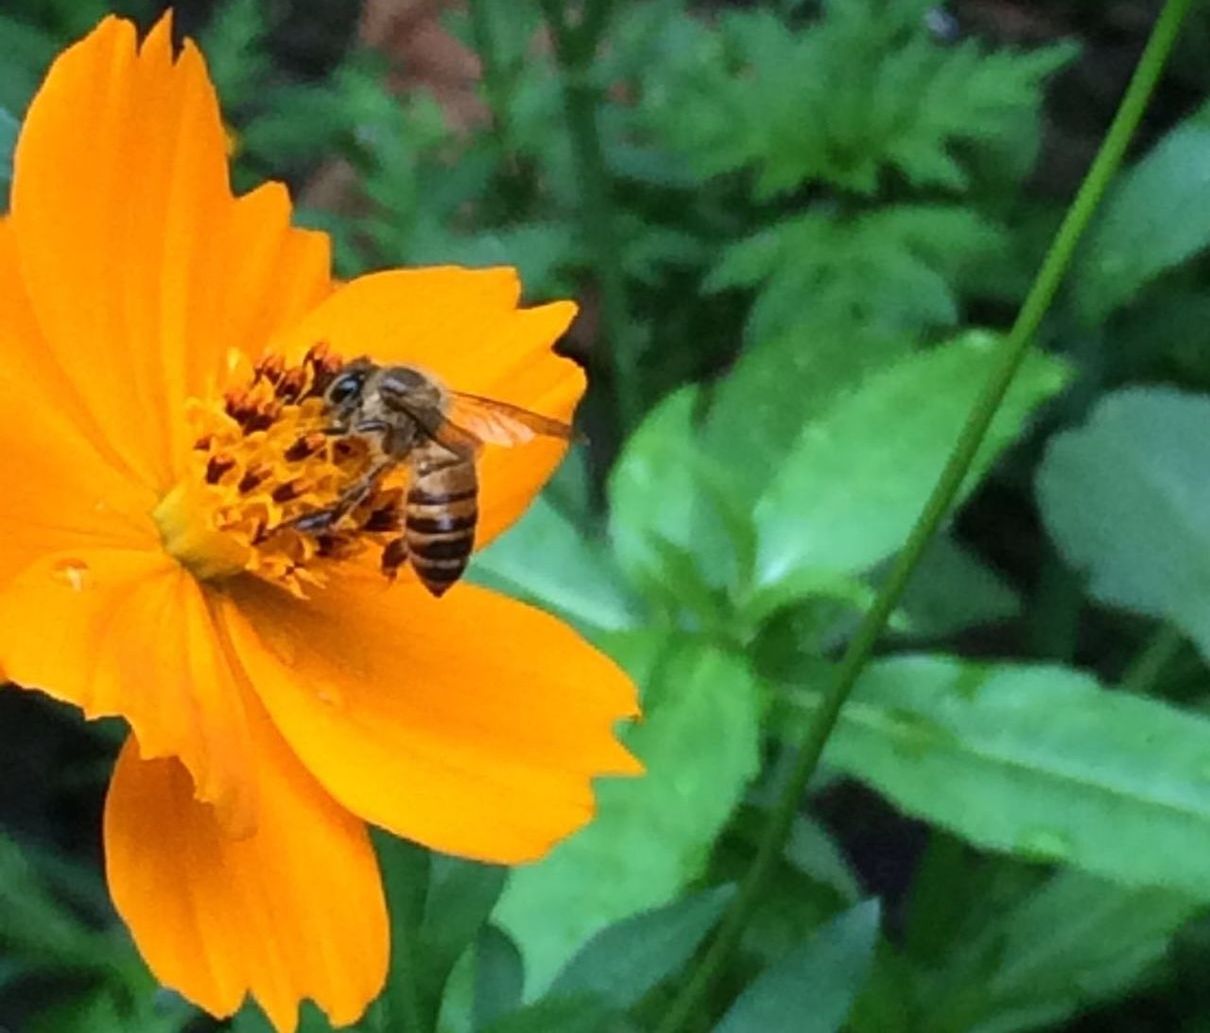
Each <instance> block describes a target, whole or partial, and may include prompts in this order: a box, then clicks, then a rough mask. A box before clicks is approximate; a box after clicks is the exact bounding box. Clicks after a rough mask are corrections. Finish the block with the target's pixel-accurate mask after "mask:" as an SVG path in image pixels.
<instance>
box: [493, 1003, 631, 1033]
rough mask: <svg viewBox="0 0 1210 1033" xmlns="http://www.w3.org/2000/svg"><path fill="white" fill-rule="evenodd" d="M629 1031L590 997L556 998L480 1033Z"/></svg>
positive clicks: (500, 1021) (612, 1014)
mask: <svg viewBox="0 0 1210 1033" xmlns="http://www.w3.org/2000/svg"><path fill="white" fill-rule="evenodd" d="M632 1028H633V1027H631V1026H629V1025H627V1024H625V1023H623V1022H622V1021H621V1020H620V1019H619V1018H618V1017H617V1016H616V1015H615V1014H614V1012H612V1011H611V1010H610V1009H608V1008H606V1007H605V1006H603V1005H601V1004H598V1003H597V1002H596V1001H595V1000H594V999H593V998H592V997H573V998H567V997H560V998H556V999H552V1000H545V1001H538V1002H537V1003H535V1004H531V1005H528V1006H527V1007H525V1008H521V1009H520V1010H519V1011H515V1012H513V1013H512V1014H511V1015H506V1016H504V1017H503V1018H502V1019H500V1020H498V1021H496V1022H494V1023H492V1024H491V1025H490V1026H488V1027H487V1028H486V1030H485V1031H484V1033H629V1031H630V1030H631V1029H632Z"/></svg>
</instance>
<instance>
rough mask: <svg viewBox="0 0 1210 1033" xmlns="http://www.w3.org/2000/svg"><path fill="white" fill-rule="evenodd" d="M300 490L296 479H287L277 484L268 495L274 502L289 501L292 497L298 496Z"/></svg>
mask: <svg viewBox="0 0 1210 1033" xmlns="http://www.w3.org/2000/svg"><path fill="white" fill-rule="evenodd" d="M301 494H302V492H301V491H300V490H299V487H298V482H297V481H287V482H286V483H285V484H279V485H278V486H277V487H276V488H274V489H273V491H272V492H271V493H270V497H271V498H272V499H273V501H274V502H289V501H291V500H292V499H296V498H298V496H299V495H301Z"/></svg>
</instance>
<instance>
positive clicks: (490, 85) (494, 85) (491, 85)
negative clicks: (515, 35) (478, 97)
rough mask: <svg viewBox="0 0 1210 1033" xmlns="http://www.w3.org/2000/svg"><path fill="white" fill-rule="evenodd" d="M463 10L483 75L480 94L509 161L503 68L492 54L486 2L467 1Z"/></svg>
mask: <svg viewBox="0 0 1210 1033" xmlns="http://www.w3.org/2000/svg"><path fill="white" fill-rule="evenodd" d="M467 8H468V10H469V12H470V19H471V37H472V38H473V39H474V41H475V52H476V53H477V54H478V55H479V64H480V67H481V69H482V75H483V92H484V93H485V94H486V95H487V102H488V105H489V106H490V107H491V116H492V122H493V123H494V124H495V127H496V136H497V138H498V139H499V141H500V149H501V151H502V152H503V153H504V156H505V158H506V160H510V159H511V158H512V132H511V129H510V124H509V123H510V119H509V103H508V83H507V81H506V79H505V75H504V69H503V68H501V67H500V55H499V54H498V53H497V51H496V36H495V32H494V31H493V28H492V19H491V12H490V11H489V10H488V6H487V0H468V3H467Z"/></svg>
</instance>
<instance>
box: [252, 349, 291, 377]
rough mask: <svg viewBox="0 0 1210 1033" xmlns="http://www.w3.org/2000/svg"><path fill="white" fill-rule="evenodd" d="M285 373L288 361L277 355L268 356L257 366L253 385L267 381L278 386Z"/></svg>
mask: <svg viewBox="0 0 1210 1033" xmlns="http://www.w3.org/2000/svg"><path fill="white" fill-rule="evenodd" d="M285 371H286V360H285V359H284V358H282V356H280V355H276V354H274V355H266V356H265V357H264V358H263V359H261V360H260V362H258V363H257V364H256V368H255V373H254V375H253V377H252V383H254V384H255V383H257V381H259V380H267V381H269V383H270V384H276V383H277V382H278V381H279V380H280V379H281V376H282V374H283V373H284V372H285Z"/></svg>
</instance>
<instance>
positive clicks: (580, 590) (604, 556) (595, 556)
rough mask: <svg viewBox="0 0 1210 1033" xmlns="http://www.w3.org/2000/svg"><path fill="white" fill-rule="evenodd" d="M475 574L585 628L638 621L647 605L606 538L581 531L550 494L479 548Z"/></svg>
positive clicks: (631, 624) (617, 627) (613, 627)
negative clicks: (617, 563) (623, 573)
mask: <svg viewBox="0 0 1210 1033" xmlns="http://www.w3.org/2000/svg"><path fill="white" fill-rule="evenodd" d="M471 572H472V574H473V575H474V579H475V580H476V581H477V582H479V583H481V584H485V585H488V586H489V587H492V588H497V589H499V590H501V591H503V592H506V593H508V594H509V595H513V596H517V597H519V598H521V599H525V600H528V601H530V602H534V603H536V604H538V605H539V606H542V607H545V608H547V609H550V610H553V611H554V612H556V613H558V614H560V615H562V616H563V617H566V618H567V619H568V620H569V621H571V622H573V623H575V624H577V625H579V626H581V627H583V628H585V629H592V628H599V629H603V630H606V631H619V630H622V629H624V628H631V627H634V626H635V625H636V624H637V622H638V613H639V612H640V608H641V605H640V603H639V602H638V601H637V600H635V599H634V597H633V596H632V595H631V594H630V592H629V590H628V589H627V588H626V586H625V584H624V583H623V582H622V580H621V578H620V577H619V576H618V571H617V568H616V567H615V566H614V565H613V562H612V559H611V557H610V554H609V552H608V550H607V549H606V548H605V546H604V544H603V543H602V542H599V541H597V540H595V539H591V538H589V537H587V536H586V535H585V534H584V533H582V532H581V531H579V530H578V529H577V528H576V527H575V526H574V525H573V524H572V523H571V522H570V521H569V520H568V519H567V518H566V517H564V516H563V515H562V513H560V512H559V510H557V509H556V508H555V507H554V506H553V505H551V503H550V502H548V501H547V500H546V499H545V498H544V497H540V498H539V499H538V500H537V501H536V502H535V503H534V504H533V505H532V506H531V507H530V508H529V511H528V512H527V513H526V514H525V516H524V517H522V518H521V520H520V521H519V522H518V523H517V524H516V525H515V526H514V527H512V528H510V529H509V530H508V531H507V532H506V533H505V534H504V535H502V536H501V537H500V538H498V539H497V540H496V541H494V542H492V544H491V545H489V546H488V547H487V548H486V549H484V550H483V551H482V552H481V553H479V554H478V555H477V556H476V557H475V560H474V562H473V564H472V565H471Z"/></svg>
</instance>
